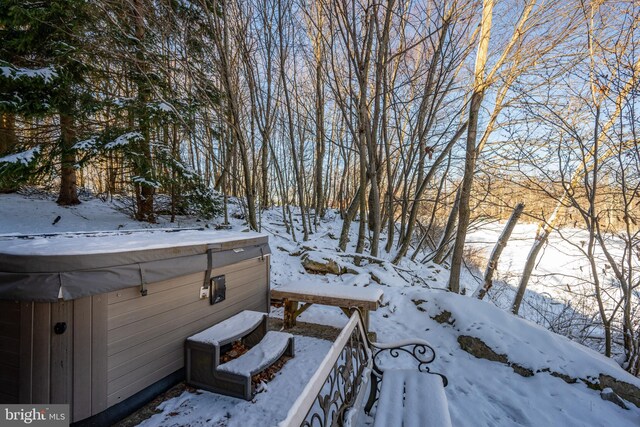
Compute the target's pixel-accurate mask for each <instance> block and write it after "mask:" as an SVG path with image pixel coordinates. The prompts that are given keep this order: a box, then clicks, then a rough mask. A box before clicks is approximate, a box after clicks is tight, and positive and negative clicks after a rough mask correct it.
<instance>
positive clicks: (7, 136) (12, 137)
mask: <svg viewBox="0 0 640 427" xmlns="http://www.w3.org/2000/svg"><path fill="white" fill-rule="evenodd" d="M17 143H18V137H17V135H16V116H15V115H14V114H12V113H1V114H0V156H3V155H4V154H6V153H9V152H10V151H11V150H13V148H14V147H15V146H16V144H17ZM16 187H17V186H16V185H14V183H13V182H10V181H9V180H5V181H3V182H2V184H1V185H0V193H9V192H12V191H16V190H17V188H16Z"/></svg>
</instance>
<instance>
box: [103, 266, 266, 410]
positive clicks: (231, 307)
mask: <svg viewBox="0 0 640 427" xmlns="http://www.w3.org/2000/svg"><path fill="white" fill-rule="evenodd" d="M220 275H224V276H225V279H226V299H225V300H224V301H222V302H219V303H217V304H214V305H211V304H210V303H209V299H208V298H204V299H201V298H200V288H201V287H202V284H203V282H204V278H205V273H204V272H202V273H196V274H191V275H188V276H184V277H181V278H178V279H173V280H167V281H164V282H158V283H154V284H150V285H149V286H148V287H147V292H148V293H147V295H146V296H141V295H140V288H139V287H134V288H128V289H124V290H120V291H114V292H111V293H109V294H108V297H107V299H108V306H107V313H108V314H107V336H106V347H107V348H106V354H107V375H106V381H105V386H106V390H105V393H106V404H107V407H111V406H113V405H115V404H118V403H120V402H122V401H124V400H125V399H127V398H128V397H130V396H132V395H133V394H135V393H137V392H139V391H140V390H143V389H144V388H146V387H148V386H149V385H151V384H153V383H155V382H156V381H158V380H161V379H162V378H164V377H166V376H167V375H169V374H171V373H173V372H175V371H176V370H178V369H180V368H182V367H183V366H184V340H185V338H186V337H188V336H190V335H192V334H194V333H196V332H199V331H201V330H203V329H206V328H207V327H209V326H211V325H214V324H216V323H218V322H220V321H222V320H224V319H226V318H228V317H230V316H233V315H234V314H236V313H239V312H241V311H243V310H256V311H263V312H267V311H268V309H269V300H268V298H269V256H264V257H258V258H253V259H249V260H245V261H241V262H239V263H236V264H232V265H228V266H225V267H221V268H217V269H213V270H212V272H211V277H215V276H220Z"/></svg>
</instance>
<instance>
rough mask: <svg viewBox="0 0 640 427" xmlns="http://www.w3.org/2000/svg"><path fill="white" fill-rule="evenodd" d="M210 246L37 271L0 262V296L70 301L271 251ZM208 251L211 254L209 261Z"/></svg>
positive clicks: (207, 269) (261, 247)
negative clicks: (106, 263) (180, 253)
mask: <svg viewBox="0 0 640 427" xmlns="http://www.w3.org/2000/svg"><path fill="white" fill-rule="evenodd" d="M214 249H215V248H213V249H212V248H207V249H206V250H205V251H204V253H199V254H190V255H187V256H177V257H165V258H162V259H156V260H151V261H145V262H131V263H123V264H119V265H112V266H101V267H97V268H88V269H86V268H85V269H82V268H79V269H67V270H65V271H50V272H46V271H44V272H43V271H40V270H41V269H40V268H38V266H34V268H29V266H26V268H24V269H21V270H22V271H4V270H2V269H1V268H2V262H0V299H3V300H7V299H12V300H28V301H39V302H55V301H58V300H59V296H60V295H61V296H62V299H64V300H73V299H77V298H82V297H85V296H89V295H96V294H102V293H106V292H111V291H115V290H118V289H125V288H130V287H133V286H142V285H143V284H145V285H146V284H151V283H155V282H159V281H162V280H169V279H174V278H176V277H180V276H184V275H187V274H192V273H198V272H202V271H205V272H208V275H209V276H210V271H211V269H216V268H220V267H224V266H227V265H230V264H235V263H237V262H240V261H244V260H247V259H251V258H257V257H260V256H262V255H266V254H270V253H271V251H270V249H269V245H268V244H267V243H263V244H259V245H254V246H248V247H243V248H237V249H230V250H224V251H215V250H214ZM208 253H210V255H211V256H210V258H211V260H210V263H209V262H208V260H207V258H208ZM29 270H34V271H29ZM149 289H152V288H149Z"/></svg>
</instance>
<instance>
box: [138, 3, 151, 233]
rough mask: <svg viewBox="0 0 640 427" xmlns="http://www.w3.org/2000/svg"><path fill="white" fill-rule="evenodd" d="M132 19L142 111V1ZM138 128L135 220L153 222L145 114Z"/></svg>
mask: <svg viewBox="0 0 640 427" xmlns="http://www.w3.org/2000/svg"><path fill="white" fill-rule="evenodd" d="M132 6H133V16H134V26H135V34H136V43H137V44H138V46H137V50H136V64H135V67H136V69H135V83H136V85H137V89H138V96H137V101H138V105H139V106H140V107H141V108H142V109H143V110H144V109H146V107H147V103H148V101H149V98H150V95H151V88H150V87H149V81H148V76H147V72H148V63H147V58H146V57H145V53H144V43H143V42H144V39H145V35H146V25H145V10H144V8H145V2H144V1H143V0H134V1H133V4H132ZM138 127H139V129H140V133H141V134H142V138H141V139H140V140H139V141H138V149H139V151H140V154H141V156H140V159H139V160H138V161H137V162H136V169H137V170H136V174H137V175H138V176H139V177H141V178H142V179H143V181H141V182H137V183H135V187H136V199H137V212H136V219H137V220H138V221H146V222H150V223H155V222H156V219H155V215H154V212H153V197H154V194H155V187H154V186H153V185H151V184H150V182H149V181H150V180H151V176H152V174H153V165H152V160H151V145H150V141H149V118H148V117H147V113H146V111H145V112H143V113H142V114H139V117H138Z"/></svg>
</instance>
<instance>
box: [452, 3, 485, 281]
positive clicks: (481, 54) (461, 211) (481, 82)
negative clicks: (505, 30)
mask: <svg viewBox="0 0 640 427" xmlns="http://www.w3.org/2000/svg"><path fill="white" fill-rule="evenodd" d="M494 2H495V0H484V1H483V5H482V21H481V28H480V42H479V44H478V54H477V56H476V66H475V72H474V84H473V94H472V95H471V105H470V106H469V126H468V128H467V146H466V154H465V164H464V176H463V178H462V188H461V190H460V204H459V206H458V230H457V233H456V241H455V243H454V247H453V256H452V258H451V271H450V276H449V290H450V291H451V292H455V293H460V272H461V270H462V257H463V253H464V243H465V240H466V238H467V227H468V226H469V218H470V207H469V203H470V200H471V189H472V187H473V174H474V172H475V168H476V154H477V151H476V139H477V134H478V115H479V114H480V106H481V105H482V99H483V98H484V90H485V67H486V64H487V56H488V52H489V37H490V35H491V20H492V18H493V5H494Z"/></svg>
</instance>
